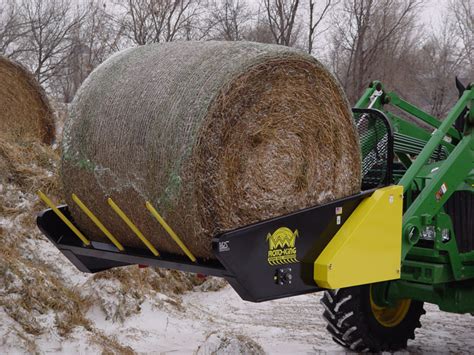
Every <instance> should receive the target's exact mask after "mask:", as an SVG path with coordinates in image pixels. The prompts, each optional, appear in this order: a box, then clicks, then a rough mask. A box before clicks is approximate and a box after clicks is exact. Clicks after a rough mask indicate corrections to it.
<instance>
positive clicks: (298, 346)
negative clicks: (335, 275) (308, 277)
mask: <svg viewBox="0 0 474 355" xmlns="http://www.w3.org/2000/svg"><path fill="white" fill-rule="evenodd" d="M13 148H15V147H13ZM12 151H13V152H14V153H15V151H16V148H15V149H13V150H12ZM46 153H47V152H46ZM46 153H44V154H45V157H44V158H42V156H40V157H39V158H38V159H37V160H38V161H48V159H49V158H48V157H49V155H48V154H46ZM0 158H1V157H0ZM40 158H41V159H40ZM0 163H1V160H0ZM25 164H26V165H25ZM25 164H24V165H22V166H21V167H20V168H19V169H16V170H14V171H13V172H11V173H9V174H10V175H11V176H20V177H21V176H23V175H24V176H25V178H21V179H19V181H21V183H22V184H19V185H18V184H16V183H15V184H11V183H6V184H5V185H2V183H1V180H0V242H1V243H0V354H23V353H39V354H42V353H62V354H101V353H104V354H133V353H140V354H161V353H163V354H166V353H173V354H189V353H196V354H211V353H213V354H214V353H216V354H240V353H245V354H260V353H269V354H314V353H320V352H330V353H344V349H342V348H341V347H339V346H338V345H336V344H335V343H333V341H332V340H331V337H330V336H329V335H328V333H327V332H326V330H325V322H324V321H323V319H322V316H321V315H322V311H323V310H322V307H321V306H320V304H319V298H320V295H319V294H313V295H304V296H298V297H293V298H287V299H282V300H277V301H271V302H264V303H259V304H254V303H248V302H244V301H242V300H241V299H239V297H238V296H237V294H236V293H235V292H234V291H233V290H232V289H231V288H230V287H229V286H224V287H215V286H216V285H217V286H219V281H216V279H209V280H207V281H206V282H205V283H204V284H202V285H199V286H195V287H194V289H193V288H192V287H193V286H192V285H195V283H194V282H192V280H191V281H190V280H189V278H186V277H183V276H182V274H178V275H169V274H167V273H166V272H162V271H161V272H159V271H154V270H150V269H143V270H141V271H140V270H139V269H138V268H136V267H132V268H129V269H126V270H125V271H123V272H117V273H110V274H107V275H104V274H102V275H103V276H101V275H99V276H91V275H88V274H83V273H81V272H79V271H78V270H77V269H75V268H74V266H73V265H72V264H71V263H69V262H68V261H67V259H66V258H65V257H64V256H62V255H61V254H60V253H59V251H58V250H57V249H55V248H54V246H53V245H52V244H51V243H49V242H48V241H47V240H46V238H45V237H44V236H42V235H41V234H40V232H39V231H38V229H37V228H36V226H35V224H34V218H35V214H36V212H37V211H39V210H40V209H41V208H43V206H42V205H40V204H39V202H38V199H37V198H36V197H35V195H34V193H33V191H36V190H37V189H38V188H39V187H41V188H44V186H47V182H48V178H50V177H51V172H50V171H52V169H51V168H41V167H37V166H34V170H31V169H32V168H31V167H30V166H29V165H28V163H25ZM29 169H30V170H29ZM0 173H2V171H1V170H0ZM33 173H35V174H36V175H35V176H36V180H34V179H32V178H31V176H32V174H33ZM15 174H16V175H15ZM19 174H23V175H19ZM0 177H2V174H0ZM5 181H9V180H8V179H6V180H5ZM37 181H41V182H42V184H43V185H44V186H43V185H41V186H39V187H38V186H36V185H35V184H36V183H37ZM53 182H54V181H53ZM53 182H52V183H51V184H50V185H51V186H54V183H53ZM183 285H184V286H183ZM221 286H222V285H221ZM189 289H191V291H188V292H184V291H186V290H189ZM183 292H184V293H183ZM62 305H64V306H62ZM426 309H427V314H426V315H425V316H423V318H422V324H423V327H422V329H420V330H418V331H417V337H416V340H414V341H411V342H410V343H409V347H408V352H410V353H426V354H432V353H439V354H445V353H457V354H459V353H465V354H469V353H472V351H473V349H474V317H472V316H470V315H455V314H449V313H443V312H440V311H439V310H438V309H437V307H435V306H432V305H427V306H426Z"/></svg>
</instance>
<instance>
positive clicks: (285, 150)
mask: <svg viewBox="0 0 474 355" xmlns="http://www.w3.org/2000/svg"><path fill="white" fill-rule="evenodd" d="M63 139H64V141H63V158H62V179H63V182H64V188H65V192H66V193H67V202H68V204H69V205H70V206H71V212H72V216H73V218H74V220H75V221H76V223H77V224H78V225H79V226H80V227H81V228H82V229H83V231H84V232H85V233H86V234H87V235H89V236H92V238H94V239H96V238H100V239H102V237H101V233H100V231H99V230H98V229H97V228H96V227H95V226H94V225H93V224H92V223H91V222H90V220H89V219H88V218H87V217H86V216H85V215H84V214H83V213H82V212H81V211H80V210H79V209H78V208H77V207H76V206H75V205H74V204H73V202H72V201H71V198H70V196H71V193H73V192H75V193H76V194H77V195H78V196H79V197H80V198H81V199H82V200H83V201H84V202H85V203H86V204H87V205H88V206H89V208H90V209H91V210H92V211H93V212H94V213H96V214H97V215H98V216H100V218H101V219H102V222H103V223H104V224H105V225H106V226H108V227H109V228H110V230H111V231H112V232H113V233H114V234H115V235H117V236H118V238H119V239H120V240H121V241H122V243H123V244H124V245H129V246H137V247H143V245H142V244H141V242H140V240H139V239H138V238H137V237H136V236H134V235H133V233H131V232H130V231H129V230H128V229H127V226H126V225H125V224H124V223H123V222H122V221H121V220H120V219H119V218H118V217H117V216H116V215H115V214H114V212H113V211H112V210H111V208H110V207H109V206H108V204H107V202H106V200H107V198H108V197H112V198H113V199H114V200H115V201H116V203H117V204H118V205H119V206H120V207H121V208H122V209H123V210H124V211H125V212H126V213H127V214H128V215H129V216H130V217H131V219H132V220H133V221H134V222H135V223H136V224H137V225H138V227H139V228H140V229H141V230H142V232H143V233H144V235H145V236H146V237H148V238H149V239H150V240H151V242H152V243H153V244H154V245H155V246H156V247H157V249H158V250H161V251H168V252H173V253H182V252H181V250H180V249H179V248H178V247H177V246H176V245H175V244H174V242H173V241H172V240H171V238H170V237H169V236H167V235H166V234H165V232H164V231H163V229H162V228H161V227H160V226H159V224H158V223H157V222H156V221H155V220H154V219H152V217H151V216H150V215H149V213H148V211H147V210H146V209H145V206H144V203H145V201H147V200H149V201H151V202H152V204H153V205H154V206H155V207H156V208H157V210H158V211H159V212H161V214H162V215H164V217H165V219H166V220H167V222H168V223H169V224H170V225H171V226H172V227H173V228H174V229H175V231H176V232H177V233H178V235H180V236H181V238H182V239H183V240H184V241H185V243H186V244H187V246H188V247H189V248H190V250H191V251H192V252H193V253H194V254H196V255H197V256H200V257H210V256H211V255H212V253H211V242H210V240H211V236H213V235H215V234H216V233H218V232H220V231H223V230H231V229H233V228H236V227H239V226H243V225H247V224H249V223H252V222H256V221H259V220H262V219H266V218H270V217H274V216H278V215H281V214H285V213H288V212H291V211H294V210H298V209H301V208H304V207H308V206H312V205H315V204H321V203H323V202H327V201H329V200H332V199H335V198H340V197H343V196H347V195H351V194H354V193H357V192H358V191H359V190H360V174H361V173H360V155H359V154H360V153H359V148H358V138H357V133H356V130H355V127H354V125H353V122H352V118H351V113H350V110H349V107H348V104H347V101H346V98H345V96H344V93H343V92H342V90H341V88H340V87H339V85H338V84H337V82H336V80H335V79H334V78H333V76H332V75H331V74H330V73H329V72H328V71H327V70H326V69H325V68H324V67H323V66H322V65H321V64H320V63H319V62H318V61H316V60H315V59H314V58H312V57H310V56H308V55H306V54H304V53H302V52H300V51H297V50H293V49H290V48H287V47H282V46H275V45H265V44H256V43H245V42H237V43H231V42H180V43H169V44H157V45H150V46H143V47H138V48H133V49H128V50H125V51H123V52H120V53H118V54H116V55H114V56H113V57H111V58H110V59H108V60H107V61H106V62H105V63H103V64H102V65H101V66H100V67H98V68H97V69H96V70H95V71H94V72H93V73H92V74H91V75H90V76H89V78H88V79H87V80H86V81H85V82H84V84H83V86H82V87H81V89H80V90H79V92H78V94H77V96H76V98H75V100H74V102H73V105H72V110H71V113H70V117H69V120H68V121H67V122H66V125H65V128H64V138H63Z"/></svg>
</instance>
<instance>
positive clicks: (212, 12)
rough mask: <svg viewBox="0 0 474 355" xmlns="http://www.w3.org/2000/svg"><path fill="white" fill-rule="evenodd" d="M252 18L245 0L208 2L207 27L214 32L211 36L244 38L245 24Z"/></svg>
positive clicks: (229, 39) (217, 37) (234, 38)
mask: <svg viewBox="0 0 474 355" xmlns="http://www.w3.org/2000/svg"><path fill="white" fill-rule="evenodd" d="M252 18H253V14H252V11H251V10H250V8H249V6H248V4H247V3H246V1H245V0H214V1H212V2H211V3H210V4H209V19H208V27H209V28H213V29H214V31H215V32H216V33H215V35H212V36H211V37H212V38H216V39H223V40H226V41H240V40H242V39H244V36H245V32H246V24H247V23H249V22H250V21H251V20H252Z"/></svg>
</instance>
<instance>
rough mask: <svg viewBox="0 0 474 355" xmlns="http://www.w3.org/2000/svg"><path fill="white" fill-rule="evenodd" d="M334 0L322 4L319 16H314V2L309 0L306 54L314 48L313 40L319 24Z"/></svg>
mask: <svg viewBox="0 0 474 355" xmlns="http://www.w3.org/2000/svg"><path fill="white" fill-rule="evenodd" d="M334 3H335V1H334V0H324V4H323V5H322V9H321V11H320V12H319V15H317V14H316V6H317V1H316V0H309V2H308V5H309V26H308V29H309V31H308V53H309V54H311V53H312V52H313V47H314V39H315V36H316V33H317V32H316V30H317V29H318V28H319V27H320V25H321V22H322V21H323V19H324V18H325V17H326V15H327V14H328V11H329V10H330V9H331V7H332V6H333V5H334Z"/></svg>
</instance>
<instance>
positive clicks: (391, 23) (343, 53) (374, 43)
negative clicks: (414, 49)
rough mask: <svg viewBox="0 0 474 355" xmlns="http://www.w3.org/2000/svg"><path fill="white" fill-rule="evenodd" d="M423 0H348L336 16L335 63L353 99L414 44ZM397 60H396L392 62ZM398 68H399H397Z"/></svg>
mask: <svg viewBox="0 0 474 355" xmlns="http://www.w3.org/2000/svg"><path fill="white" fill-rule="evenodd" d="M419 4H420V0H377V1H376V0H344V2H343V5H342V9H341V11H339V12H338V13H337V14H336V16H335V17H334V19H333V23H334V25H335V31H334V33H333V37H332V43H333V44H332V57H333V60H332V64H333V71H334V72H336V74H337V76H338V77H339V79H340V81H341V82H342V84H343V86H344V87H345V89H346V92H347V93H348V96H349V98H350V100H351V101H354V100H355V99H356V97H358V96H359V95H360V94H361V92H362V91H363V89H364V88H365V87H366V85H367V84H368V82H369V81H370V80H373V79H375V78H379V79H384V75H381V74H387V73H390V71H389V70H388V68H387V65H386V64H387V62H388V61H392V60H391V59H393V58H394V57H397V56H399V54H400V53H401V52H403V51H404V50H405V49H406V48H407V46H408V47H410V39H411V38H412V35H413V32H414V29H415V27H416V21H415V15H416V9H417V7H418V5H419ZM392 62H393V61H392ZM393 68H394V69H396V67H393Z"/></svg>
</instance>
